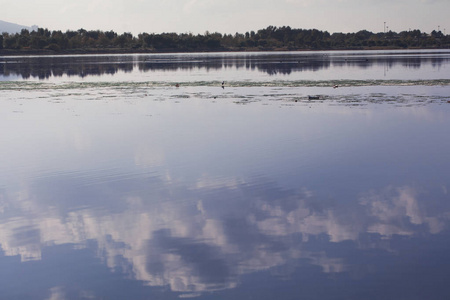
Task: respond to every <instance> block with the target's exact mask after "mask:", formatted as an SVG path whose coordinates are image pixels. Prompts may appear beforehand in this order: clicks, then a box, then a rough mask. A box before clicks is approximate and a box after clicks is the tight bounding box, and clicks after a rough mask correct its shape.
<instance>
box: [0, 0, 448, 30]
mask: <svg viewBox="0 0 450 300" xmlns="http://www.w3.org/2000/svg"><path fill="white" fill-rule="evenodd" d="M0 7H1V11H0V20H3V21H7V22H11V23H17V24H20V25H25V26H32V25H38V26H39V27H41V28H48V29H49V30H62V31H66V30H78V29H80V28H83V29H86V30H102V31H109V30H113V31H115V32H117V33H123V32H131V33H132V34H134V35H137V34H139V33H142V32H147V33H162V32H176V33H194V34H204V33H205V32H206V31H209V32H220V33H227V34H230V33H231V34H234V33H236V32H239V33H245V32H247V31H252V30H253V31H257V30H259V29H263V28H266V27H267V26H270V25H272V26H277V27H280V26H290V27H292V28H303V29H313V28H315V29H319V30H322V31H328V32H329V33H334V32H344V33H346V32H357V31H359V30H362V29H366V30H369V31H372V32H383V31H384V30H385V28H386V29H387V30H392V31H396V32H400V31H404V30H409V29H419V30H421V31H423V32H428V33H429V32H431V31H432V30H439V29H440V30H441V31H442V32H443V33H444V29H445V30H446V31H445V33H446V34H448V33H449V32H450V18H448V12H450V0H64V1H61V0H40V1H35V0H15V1H12V0H0ZM385 26H386V27H385Z"/></svg>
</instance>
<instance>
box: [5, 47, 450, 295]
mask: <svg viewBox="0 0 450 300" xmlns="http://www.w3.org/2000/svg"><path fill="white" fill-rule="evenodd" d="M0 94H1V101H0V145H1V147H0V157H1V160H0V161H1V164H0V299H8V300H9V299H52V300H54V299H179V298H194V299H281V300H286V299H317V300H319V299H320V300H328V299H347V300H348V299H350V300H353V299H355V300H356V299H358V300H360V299H366V300H367V299H369V300H370V299H380V300H381V299H383V300H386V299H396V300H397V299H408V300H411V299H412V300H414V299H449V297H450V286H449V285H448V282H450V194H449V193H450V191H449V189H450V171H449V170H450V51H449V50H439V51H438V50H417V51H332V52H331V51H330V52H326V51H324V52H272V53H264V52H261V53H195V54H145V55H144V54H140V55H78V56H76V55H74V56H31V57H20V56H9V57H5V56H4V57H0Z"/></svg>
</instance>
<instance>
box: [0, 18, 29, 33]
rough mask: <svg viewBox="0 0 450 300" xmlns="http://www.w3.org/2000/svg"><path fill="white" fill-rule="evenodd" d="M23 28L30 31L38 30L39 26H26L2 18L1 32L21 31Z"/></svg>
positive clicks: (0, 22) (0, 21) (0, 23)
mask: <svg viewBox="0 0 450 300" xmlns="http://www.w3.org/2000/svg"><path fill="white" fill-rule="evenodd" d="M22 29H28V30H29V31H33V30H37V29H38V27H37V26H31V27H29V26H24V25H19V24H14V23H10V22H5V21H2V20H0V33H3V32H7V33H20V31H21V30H22Z"/></svg>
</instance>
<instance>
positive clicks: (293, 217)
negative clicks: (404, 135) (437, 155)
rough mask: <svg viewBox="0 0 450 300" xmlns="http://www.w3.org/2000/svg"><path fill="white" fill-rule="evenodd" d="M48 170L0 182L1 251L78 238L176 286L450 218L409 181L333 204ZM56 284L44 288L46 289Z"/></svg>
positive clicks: (140, 274) (316, 258) (326, 259)
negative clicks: (90, 180)
mask: <svg viewBox="0 0 450 300" xmlns="http://www.w3.org/2000/svg"><path fill="white" fill-rule="evenodd" d="M55 180H56V179H55V178H51V177H50V178H45V179H41V181H40V182H39V183H36V184H32V185H30V186H27V187H26V188H24V189H23V190H22V191H21V192H20V193H15V194H7V193H6V192H3V195H2V196H1V198H0V199H1V203H0V207H2V211H1V215H0V217H1V219H0V244H1V248H2V250H3V251H4V253H5V255H7V256H20V257H21V261H22V262H26V261H29V260H41V259H42V251H43V249H44V248H45V247H51V246H53V245H63V244H72V245H75V249H82V248H86V247H89V246H88V244H89V243H88V241H95V242H96V243H95V244H96V245H97V247H98V249H97V253H98V256H99V257H100V258H101V259H102V261H104V262H105V264H106V265H107V266H108V267H109V268H110V269H111V270H121V272H122V273H123V274H126V276H127V277H129V278H133V279H135V280H139V281H142V282H144V283H145V284H146V285H148V286H169V287H170V289H171V290H172V291H175V292H180V293H183V295H184V296H186V297H189V296H195V295H198V294H199V293H202V292H206V291H217V290H223V289H231V288H235V287H236V286H238V284H239V278H240V276H242V275H244V274H249V273H252V272H256V271H261V270H267V269H271V268H275V267H280V266H287V265H289V263H290V262H292V261H298V260H299V259H305V260H306V261H307V262H308V263H309V264H313V265H317V266H320V267H321V268H322V271H323V272H324V273H337V272H344V271H348V270H349V269H351V268H352V261H351V258H349V257H346V256H344V255H342V256H339V255H336V254H334V255H330V254H329V248H330V247H333V245H334V244H338V243H342V242H345V241H350V242H354V245H353V247H355V248H364V247H367V244H365V242H364V239H363V238H362V237H363V236H366V235H367V234H372V235H374V234H375V235H379V236H380V237H381V238H380V239H376V238H375V239H373V240H372V242H371V245H370V247H372V248H378V249H381V250H382V249H385V248H386V245H385V243H384V242H383V241H386V240H389V239H390V238H392V236H393V235H404V236H413V235H418V234H424V233H426V234H437V233H439V232H441V231H442V230H444V229H445V228H446V227H447V226H448V220H449V217H450V210H448V207H444V208H442V207H441V209H437V210H436V209H435V208H434V207H433V201H432V200H431V201H429V200H430V199H426V195H427V193H425V192H424V191H422V190H418V189H417V188H415V187H413V186H402V187H386V188H385V189H382V190H373V191H368V192H366V193H364V194H363V195H361V196H359V197H356V199H354V200H349V201H344V202H343V203H340V204H339V205H338V204H336V203H330V202H329V201H328V200H327V201H326V200H324V199H321V198H320V197H318V196H317V195H316V194H317V193H316V192H315V191H311V190H308V189H305V188H303V189H299V190H297V191H294V190H283V189H281V188H280V187H278V186H277V185H276V184H275V183H273V182H271V181H270V180H268V179H265V178H257V179H255V180H254V181H253V182H246V181H243V180H239V179H233V180H226V181H223V182H222V183H221V182H220V181H218V182H215V181H213V180H207V176H206V175H204V176H203V177H202V178H201V179H199V181H198V182H197V183H195V184H194V185H193V186H189V187H188V186H176V185H174V184H173V182H172V181H170V182H169V181H167V182H166V181H165V180H164V179H162V178H159V177H156V176H155V177H151V178H142V179H138V180H134V185H135V186H136V187H138V188H136V189H132V190H133V191H134V192H133V193H131V192H130V191H129V190H127V189H126V188H125V187H126V186H128V184H126V183H124V182H119V183H117V182H101V183H100V182H99V183H98V184H96V185H94V186H91V187H90V188H89V189H84V191H82V192H80V191H79V190H80V189H77V188H74V186H77V185H79V184H83V183H80V182H79V181H77V180H79V179H76V178H72V177H70V176H68V177H67V178H65V179H58V183H57V185H58V186H59V188H61V189H63V190H64V191H65V193H59V192H58V191H57V190H55V184H56V181H55ZM136 181H137V182H136ZM70 186H71V187H72V189H71V190H70ZM157 187H158V188H157ZM68 190H69V192H68ZM77 191H78V192H77ZM105 191H107V192H105ZM440 192H442V191H440ZM50 193H51V194H52V195H54V197H57V199H52V198H51V196H50ZM55 195H56V196H55ZM98 199H103V200H98ZM321 240H322V241H321ZM61 293H63V291H62V290H61V289H60V288H55V290H53V291H52V296H51V297H57V295H59V294H61Z"/></svg>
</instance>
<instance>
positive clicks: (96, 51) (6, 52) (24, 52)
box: [0, 47, 450, 56]
mask: <svg viewBox="0 0 450 300" xmlns="http://www.w3.org/2000/svg"><path fill="white" fill-rule="evenodd" d="M449 49H450V48H438V47H427V48H422V47H409V48H402V47H354V48H342V49H341V48H339V49H337V48H330V49H290V48H235V49H234V48H221V49H217V50H206V49H196V50H183V49H161V50H155V49H125V48H111V49H108V48H86V49H72V50H61V51H54V50H49V49H20V50H11V49H1V50H0V56H33V55H42V56H57V55H108V54H111V55H115V54H170V53H220V52H236V53H244V52H321V51H370V50H381V51H382V50H449Z"/></svg>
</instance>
